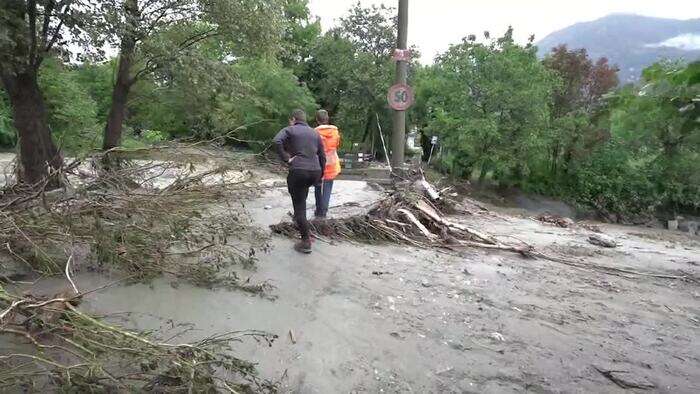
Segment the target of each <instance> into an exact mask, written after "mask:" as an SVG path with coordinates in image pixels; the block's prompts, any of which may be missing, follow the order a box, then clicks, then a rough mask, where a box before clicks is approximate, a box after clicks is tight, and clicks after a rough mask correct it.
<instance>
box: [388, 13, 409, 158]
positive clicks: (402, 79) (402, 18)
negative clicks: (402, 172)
mask: <svg viewBox="0 0 700 394" xmlns="http://www.w3.org/2000/svg"><path fill="white" fill-rule="evenodd" d="M407 34H408V0H399V32H398V40H397V43H396V49H398V50H400V51H405V50H406V49H408V37H407ZM408 62H409V59H405V60H398V61H397V62H396V84H397V85H398V84H402V85H405V84H406V79H407V77H408ZM405 145H406V111H405V110H394V130H393V133H392V134H391V163H392V164H393V167H394V168H401V167H403V163H404V148H405Z"/></svg>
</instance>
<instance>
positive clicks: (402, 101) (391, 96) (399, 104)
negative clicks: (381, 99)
mask: <svg viewBox="0 0 700 394" xmlns="http://www.w3.org/2000/svg"><path fill="white" fill-rule="evenodd" d="M386 98H387V100H388V101H389V106H390V107H391V108H393V109H395V110H397V111H405V110H407V109H408V108H410V107H411V105H413V89H411V87H410V86H408V85H406V84H404V83H398V84H396V85H394V86H392V87H390V88H389V93H388V94H387V95H386Z"/></svg>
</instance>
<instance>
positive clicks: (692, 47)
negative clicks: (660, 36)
mask: <svg viewBox="0 0 700 394" xmlns="http://www.w3.org/2000/svg"><path fill="white" fill-rule="evenodd" d="M646 46H647V47H650V48H658V47H671V48H678V49H683V50H685V51H696V50H700V34H696V33H688V34H681V35H680V36H675V37H673V38H669V39H668V40H666V41H662V42H658V43H655V44H647V45H646Z"/></svg>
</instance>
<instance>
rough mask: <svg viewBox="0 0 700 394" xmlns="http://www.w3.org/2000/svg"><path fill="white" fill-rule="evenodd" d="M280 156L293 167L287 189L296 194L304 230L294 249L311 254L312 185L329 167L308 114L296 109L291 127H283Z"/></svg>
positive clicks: (278, 138) (296, 207) (296, 216)
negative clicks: (308, 203) (308, 210)
mask: <svg viewBox="0 0 700 394" xmlns="http://www.w3.org/2000/svg"><path fill="white" fill-rule="evenodd" d="M273 142H274V144H275V149H276V150H277V154H278V155H279V157H280V159H281V160H282V161H283V162H285V163H286V164H287V165H288V166H289V174H288V175H287V189H288V190H289V194H290V195H291V197H292V206H293V207H294V221H295V222H296V224H297V227H298V228H299V231H300V232H301V241H300V242H298V243H296V244H295V245H294V249H296V250H297V251H299V252H301V253H311V232H310V229H309V221H308V220H307V219H306V198H307V197H308V195H309V188H310V187H311V186H314V185H316V184H318V183H320V182H321V179H322V177H323V169H324V168H325V167H326V155H325V153H324V150H323V142H322V141H321V137H320V136H319V135H318V133H317V132H316V130H314V129H312V128H311V127H309V125H308V124H307V123H306V113H305V112H304V110H301V109H297V110H294V112H292V116H291V118H290V119H289V126H288V127H285V128H283V129H282V130H280V132H279V133H277V135H276V136H275V138H274V140H273Z"/></svg>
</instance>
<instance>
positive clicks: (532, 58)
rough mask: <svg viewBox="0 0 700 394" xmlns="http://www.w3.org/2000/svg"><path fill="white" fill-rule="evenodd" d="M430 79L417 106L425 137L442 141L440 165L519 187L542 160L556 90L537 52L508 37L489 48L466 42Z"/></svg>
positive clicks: (490, 42) (423, 85) (446, 56)
mask: <svg viewBox="0 0 700 394" xmlns="http://www.w3.org/2000/svg"><path fill="white" fill-rule="evenodd" d="M429 74H432V75H431V76H430V78H429V79H428V80H427V81H426V82H425V83H420V82H419V85H418V86H419V87H418V89H419V92H421V93H426V94H430V95H432V96H429V97H428V98H423V99H422V100H423V101H422V103H423V105H424V106H425V107H426V108H427V109H425V110H424V111H425V113H426V116H427V121H426V123H425V130H426V131H427V132H428V133H430V134H432V135H438V136H441V137H442V138H441V139H442V140H443V143H444V147H445V148H446V149H447V153H446V156H445V162H444V164H445V165H447V167H448V168H449V169H450V170H451V171H455V172H457V173H458V174H460V175H471V173H472V172H474V171H475V172H478V173H479V174H480V177H481V178H482V179H484V178H485V177H486V176H487V175H488V174H489V173H492V174H493V176H494V177H495V179H496V180H498V181H501V182H504V183H506V184H520V183H521V182H522V181H523V180H524V177H525V176H526V175H527V174H529V173H530V172H531V170H530V162H531V161H533V159H536V158H537V157H539V156H540V155H542V154H543V149H542V148H543V145H542V139H543V138H544V136H545V134H544V130H546V129H547V126H548V115H549V103H550V102H551V95H552V87H553V85H554V78H553V77H552V75H551V74H550V73H549V72H548V71H547V70H546V69H545V68H544V67H543V66H542V64H541V63H540V62H539V61H538V60H537V57H536V50H535V48H534V47H532V46H527V47H522V46H519V45H517V44H515V43H514V42H513V39H512V31H510V30H509V31H508V32H507V33H506V35H504V36H503V37H501V38H499V39H491V40H488V41H487V43H478V42H476V41H475V40H473V39H465V40H463V42H462V43H461V44H459V45H455V46H452V47H451V48H450V49H449V50H448V51H447V52H446V53H445V54H443V55H442V56H440V57H439V58H438V59H437V64H436V65H435V68H434V70H432V72H431V73H429Z"/></svg>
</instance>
